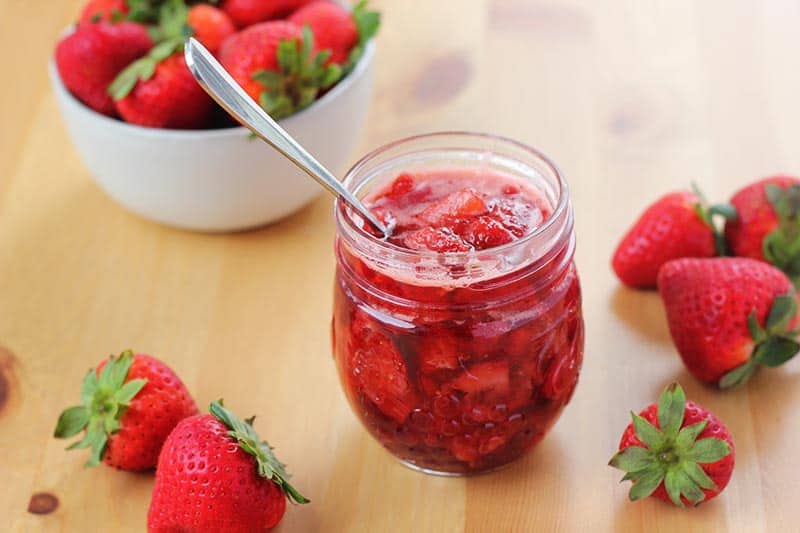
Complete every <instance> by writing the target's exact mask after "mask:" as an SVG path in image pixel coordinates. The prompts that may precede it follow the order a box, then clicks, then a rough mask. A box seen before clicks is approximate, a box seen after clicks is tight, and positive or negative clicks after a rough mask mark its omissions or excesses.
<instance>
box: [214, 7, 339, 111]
mask: <svg viewBox="0 0 800 533" xmlns="http://www.w3.org/2000/svg"><path fill="white" fill-rule="evenodd" d="M313 48H314V37H313V35H312V33H311V31H310V30H309V29H308V28H305V29H302V30H301V29H300V27H299V26H297V25H296V24H293V23H291V22H286V21H272V22H262V23H261V24H256V25H255V26H251V27H249V28H247V29H245V30H242V31H240V32H239V33H236V34H234V35H232V36H230V37H229V38H228V39H226V40H225V42H224V43H222V47H221V49H220V52H219V59H220V63H222V65H223V66H224V67H225V69H226V70H227V71H228V72H229V73H230V74H231V76H233V78H234V79H235V80H236V81H237V82H238V83H239V84H240V85H241V86H242V87H243V88H244V90H245V91H246V92H247V94H249V95H250V97H251V98H253V99H254V100H255V101H256V102H259V104H261V106H262V107H263V108H264V109H265V110H266V111H267V112H268V113H270V115H272V116H273V117H274V118H283V117H286V116H288V115H291V114H292V113H294V112H296V111H299V110H300V109H303V108H305V107H307V106H309V105H311V104H312V103H313V102H314V100H315V99H316V98H317V95H318V93H319V91H320V90H321V89H325V88H327V87H330V86H331V85H333V84H334V83H336V82H337V81H338V80H339V78H340V77H341V75H342V70H341V68H339V66H338V65H328V66H324V62H325V61H324V60H325V57H324V56H319V55H317V54H315V53H314V52H313Z"/></svg>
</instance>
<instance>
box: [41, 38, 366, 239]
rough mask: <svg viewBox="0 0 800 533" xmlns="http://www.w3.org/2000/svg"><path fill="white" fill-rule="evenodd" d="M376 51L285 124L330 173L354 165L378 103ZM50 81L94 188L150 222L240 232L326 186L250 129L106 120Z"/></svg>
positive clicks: (286, 211)
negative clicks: (374, 104) (373, 105)
mask: <svg viewBox="0 0 800 533" xmlns="http://www.w3.org/2000/svg"><path fill="white" fill-rule="evenodd" d="M374 56H375V43H374V42H370V43H369V45H368V46H367V47H366V49H365V51H364V55H363V56H362V58H361V60H360V61H359V63H358V65H357V66H356V68H355V69H354V70H353V71H352V72H351V73H350V74H349V75H348V76H347V77H346V78H345V79H343V80H342V81H341V82H339V83H338V84H337V85H336V86H335V87H334V88H333V89H331V90H330V91H329V92H328V93H326V94H325V95H324V96H323V97H322V98H320V99H319V100H318V101H317V102H315V103H314V104H312V105H311V106H310V107H308V108H306V109H304V110H303V111H301V112H299V113H297V114H295V115H292V116H291V117H288V118H285V119H283V120H281V121H280V124H281V126H283V128H284V129H286V131H288V132H289V133H290V134H291V135H292V136H294V137H295V138H296V139H297V140H298V141H299V142H300V143H301V144H303V145H304V146H305V147H306V149H308V151H309V152H311V153H312V154H314V155H315V156H316V157H317V158H318V159H319V160H320V161H321V162H322V163H323V164H324V165H326V166H327V167H328V168H329V169H330V170H331V171H333V172H334V173H337V174H338V175H341V174H342V173H343V172H344V171H345V170H346V168H347V166H348V163H349V162H350V161H351V157H352V155H353V151H354V150H355V148H356V146H357V143H358V139H359V134H360V133H361V130H362V128H363V126H364V121H365V120H366V116H367V108H368V106H369V103H370V101H371V97H372V87H373V59H374ZM50 80H51V82H52V85H53V90H54V91H55V94H56V98H57V100H58V103H59V107H60V108H61V113H62V115H63V117H64V122H65V123H66V125H67V129H68V130H69V133H70V136H71V137H72V141H73V143H74V144H75V147H76V148H77V149H78V153H79V154H80V156H81V158H82V159H83V162H84V163H85V164H86V166H87V167H88V169H89V172H90V173H91V175H92V177H93V178H94V180H95V182H97V184H98V185H99V186H100V187H101V188H102V189H103V190H105V192H106V193H108V195H109V196H111V197H112V198H113V199H114V200H116V201H117V202H119V203H120V204H121V205H122V206H124V207H125V208H126V209H129V210H130V211H133V212H134V213H137V214H139V215H141V216H143V217H145V218H148V219H150V220H154V221H156V222H160V223H162V224H167V225H169V226H175V227H178V228H184V229H189V230H196V231H214V232H222V231H234V230H242V229H248V228H253V227H258V226H262V225H265V224H268V223H270V222H274V221H276V220H278V219H280V218H283V217H285V216H287V215H289V214H291V213H293V212H295V211H297V210H298V209H300V208H301V207H303V206H304V205H306V204H308V203H309V202H310V201H311V200H313V199H314V198H316V197H317V196H318V195H319V194H320V193H321V192H322V190H323V189H322V188H321V186H320V185H318V184H317V183H316V182H315V181H314V180H312V179H311V178H310V177H308V176H307V175H305V174H304V173H303V172H301V171H300V170H298V169H297V168H296V167H295V166H294V165H292V164H291V163H290V162H289V161H288V160H286V159H285V158H284V157H283V156H281V155H280V154H279V153H278V152H276V151H275V150H273V149H272V148H271V147H269V146H268V145H266V144H264V143H263V142H261V141H260V140H258V139H251V138H250V137H249V131H248V130H246V129H244V128H228V129H219V130H197V131H190V130H165V129H154V128H143V127H140V126H134V125H132V124H126V123H124V122H122V121H119V120H115V119H111V118H108V117H105V116H103V115H101V114H99V113H96V112H95V111H93V110H91V109H89V108H88V107H86V106H85V105H83V104H82V103H81V102H80V101H78V100H77V99H76V98H75V97H73V96H72V94H70V92H69V91H68V90H67V89H66V88H65V87H64V85H63V84H62V83H61V79H60V76H59V75H58V71H57V70H56V68H55V65H54V63H53V62H52V61H51V62H50Z"/></svg>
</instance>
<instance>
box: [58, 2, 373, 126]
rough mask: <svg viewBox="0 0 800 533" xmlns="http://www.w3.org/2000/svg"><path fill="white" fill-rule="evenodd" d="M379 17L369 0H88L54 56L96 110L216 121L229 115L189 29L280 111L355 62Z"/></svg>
mask: <svg viewBox="0 0 800 533" xmlns="http://www.w3.org/2000/svg"><path fill="white" fill-rule="evenodd" d="M216 4H218V5H216ZM379 25H380V16H379V14H378V13H376V12H373V11H370V10H368V8H367V2H366V0H362V1H360V2H359V3H358V4H356V5H355V6H354V7H353V8H352V9H348V8H346V7H344V6H343V5H341V4H339V3H336V2H332V1H330V0H222V1H221V2H211V1H209V2H203V1H194V2H191V1H186V0H90V1H89V2H88V3H87V4H86V5H85V6H84V8H83V10H82V12H81V15H80V17H79V22H78V24H77V25H76V26H75V28H74V31H72V32H71V33H70V34H69V35H67V36H65V37H64V38H63V39H61V41H60V42H59V43H58V45H57V47H56V52H55V63H56V67H57V70H58V72H59V75H60V77H61V81H62V82H63V83H64V85H65V86H66V87H67V89H69V91H70V92H71V93H72V94H73V95H74V96H75V97H76V98H77V99H78V100H80V101H81V102H83V103H84V104H85V105H87V106H88V107H90V108H91V109H93V110H95V111H97V112H98V113H101V114H103V115H107V116H109V117H118V118H121V119H122V120H124V121H126V122H129V123H131V124H137V125H140V126H148V127H155V128H171V129H201V128H212V127H220V126H229V125H232V124H231V123H230V122H229V119H228V118H227V117H226V116H224V113H220V112H217V109H218V108H217V107H216V104H214V102H213V101H212V100H211V98H210V97H209V96H208V95H207V94H206V93H205V92H204V91H203V90H202V89H201V88H200V86H199V85H198V84H197V83H196V82H195V80H194V78H193V77H192V75H191V73H190V72H189V69H188V68H187V66H186V63H185V61H184V59H183V53H182V50H183V44H184V42H185V40H186V39H187V38H188V37H190V36H194V37H195V38H197V39H198V40H199V41H200V42H201V43H202V44H203V45H205V46H206V48H208V49H209V50H210V51H211V52H212V53H214V54H215V55H218V57H219V59H220V60H221V62H222V63H223V65H225V67H226V68H227V69H228V70H230V71H231V72H232V74H233V75H234V78H235V79H236V80H237V81H238V82H239V83H240V84H241V85H242V86H243V87H244V88H245V90H246V91H247V92H248V94H250V95H251V96H252V97H253V98H254V99H255V100H256V101H257V102H259V103H260V104H261V105H262V106H263V107H264V109H265V110H267V111H268V112H269V113H270V114H272V116H273V117H274V118H276V119H280V118H284V117H287V116H289V115H291V114H293V113H295V112H297V111H299V110H301V109H304V108H305V107H308V106H309V105H311V104H312V103H314V102H315V101H316V100H317V99H318V98H319V97H320V96H321V95H322V94H324V92H325V91H327V90H329V89H330V88H331V87H333V86H334V85H335V84H336V83H338V82H339V81H340V80H341V79H342V78H343V77H345V76H346V75H347V74H348V73H349V72H350V71H352V70H353V68H355V66H356V64H357V63H358V61H359V59H360V58H361V57H362V55H363V52H364V49H365V47H366V45H367V43H368V41H369V40H370V39H371V38H372V37H374V36H375V34H376V33H377V31H378V27H379Z"/></svg>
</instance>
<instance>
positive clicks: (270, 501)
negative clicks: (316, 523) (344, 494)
mask: <svg viewBox="0 0 800 533" xmlns="http://www.w3.org/2000/svg"><path fill="white" fill-rule="evenodd" d="M210 411H211V414H205V415H197V416H193V417H191V418H187V419H186V420H184V421H182V422H181V423H180V424H178V426H177V427H176V428H175V430H174V431H173V432H172V433H171V434H170V436H169V437H168V438H167V441H166V442H165V443H164V448H163V450H162V451H161V455H160V456H159V458H158V469H157V470H156V482H155V486H154V487H153V497H152V500H151V501H150V510H149V511H148V513H147V530H148V531H149V532H150V533H172V532H176V531H186V532H201V531H202V532H213V531H219V532H222V531H224V532H226V533H255V532H260V531H268V530H270V529H271V528H273V527H275V526H276V525H277V524H278V522H280V520H281V518H283V514H284V512H285V510H286V499H287V498H288V499H289V500H290V501H291V502H293V503H309V500H308V499H306V498H305V497H304V496H303V495H302V494H300V493H299V492H298V491H297V489H295V488H294V487H293V486H292V485H290V484H289V481H288V480H289V477H290V476H289V474H288V473H287V472H286V466H285V465H284V464H283V463H281V462H280V461H279V460H278V459H277V458H276V457H275V454H274V453H273V451H272V447H271V446H270V445H269V444H268V443H267V442H266V441H262V440H261V439H260V437H259V436H258V434H257V433H256V431H255V430H254V429H253V419H254V418H255V417H253V418H250V419H247V420H244V421H242V420H240V419H239V418H238V417H237V416H236V415H234V414H233V413H232V412H231V411H229V410H228V409H226V408H225V407H223V405H222V401H221V400H220V401H219V402H213V403H212V404H211V407H210Z"/></svg>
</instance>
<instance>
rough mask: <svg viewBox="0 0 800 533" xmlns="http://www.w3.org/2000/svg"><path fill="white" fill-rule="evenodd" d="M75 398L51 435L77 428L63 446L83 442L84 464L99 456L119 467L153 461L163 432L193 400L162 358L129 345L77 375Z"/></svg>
mask: <svg viewBox="0 0 800 533" xmlns="http://www.w3.org/2000/svg"><path fill="white" fill-rule="evenodd" d="M80 397H81V403H80V405H76V406H74V407H70V408H68V409H66V410H65V411H64V412H63V413H61V416H60V417H59V419H58V423H57V424H56V429H55V436H56V437H57V438H62V439H66V438H69V437H73V436H75V435H77V434H79V433H81V432H83V437H82V438H81V439H80V440H79V441H77V442H75V443H74V444H73V445H71V446H70V447H69V448H68V449H75V448H89V449H90V454H89V461H88V462H87V465H89V466H94V465H97V464H99V463H100V462H101V461H102V462H104V463H106V464H107V465H109V466H113V467H116V468H119V469H121V470H134V471H135V470H149V469H151V468H154V467H155V466H156V463H157V461H158V454H159V452H160V451H161V446H162V445H163V444H164V441H165V440H166V438H167V436H168V435H169V434H170V432H171V431H172V430H173V429H174V428H175V426H176V425H177V424H178V422H180V421H181V420H183V419H184V418H186V417H189V416H192V415H195V414H197V406H196V405H195V403H194V400H193V399H192V396H191V395H190V394H189V391H188V390H187V389H186V386H185V385H184V384H183V382H182V381H181V380H180V378H179V377H178V376H177V375H176V374H175V372H173V371H172V369H170V368H169V367H168V366H167V365H166V364H164V363H163V362H161V361H159V360H158V359H156V358H154V357H151V356H149V355H144V354H134V353H133V352H131V351H130V350H128V351H125V352H122V354H121V355H120V356H119V357H114V356H111V357H109V358H108V359H105V360H103V361H101V362H100V364H99V365H98V366H97V369H91V370H89V372H88V373H87V374H86V377H85V378H84V379H83V386H82V387H81V394H80Z"/></svg>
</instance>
